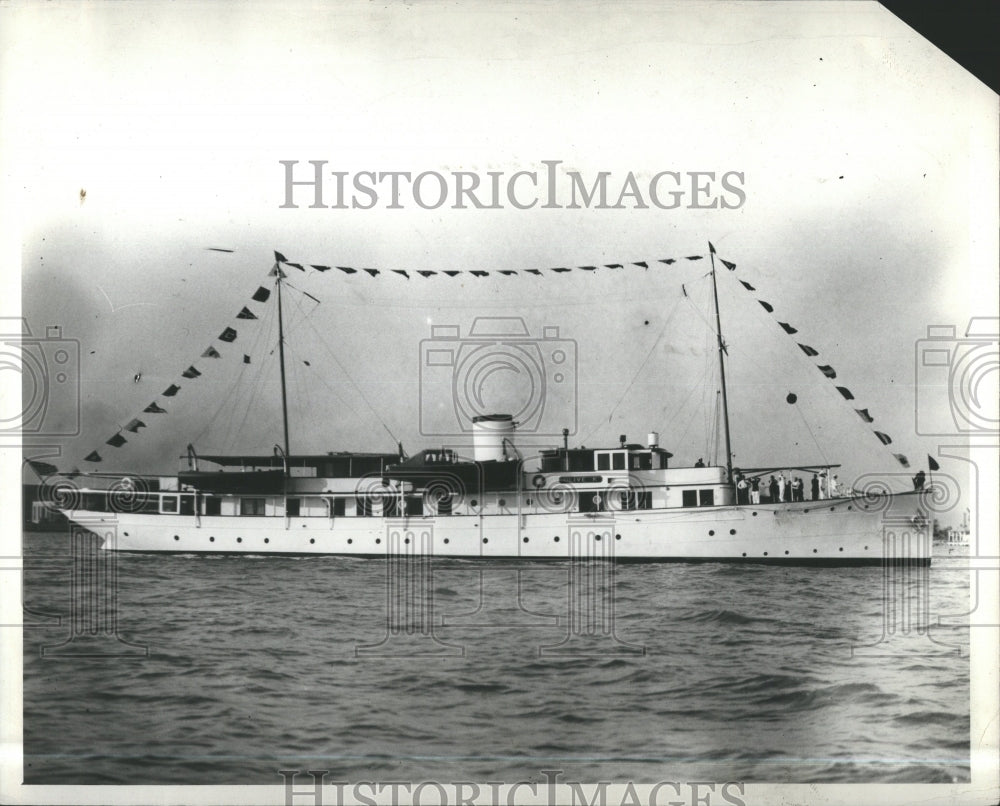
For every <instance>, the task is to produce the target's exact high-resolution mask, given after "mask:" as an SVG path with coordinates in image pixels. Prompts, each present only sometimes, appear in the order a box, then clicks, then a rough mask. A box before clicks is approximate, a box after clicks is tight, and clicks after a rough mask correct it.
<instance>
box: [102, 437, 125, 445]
mask: <svg viewBox="0 0 1000 806" xmlns="http://www.w3.org/2000/svg"><path fill="white" fill-rule="evenodd" d="M125 442H126V439H125V437H123V436H122V435H121V434H115V435H114V436H113V437H111V439H109V440H107V441H106V442H105V443H104V444H105V445H110V446H111V447H112V448H120V447H121V446H122V445H124V444H125Z"/></svg>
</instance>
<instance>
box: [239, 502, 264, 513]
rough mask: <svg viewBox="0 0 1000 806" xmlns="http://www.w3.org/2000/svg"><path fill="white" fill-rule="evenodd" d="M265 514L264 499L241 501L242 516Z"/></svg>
mask: <svg viewBox="0 0 1000 806" xmlns="http://www.w3.org/2000/svg"><path fill="white" fill-rule="evenodd" d="M263 514H264V499H263V498H241V499H240V515H263Z"/></svg>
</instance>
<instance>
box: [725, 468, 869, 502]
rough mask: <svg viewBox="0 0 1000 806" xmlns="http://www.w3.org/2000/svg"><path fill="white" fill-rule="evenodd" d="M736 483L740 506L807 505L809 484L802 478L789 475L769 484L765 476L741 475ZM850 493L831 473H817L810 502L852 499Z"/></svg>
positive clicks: (781, 473) (775, 477) (780, 474)
mask: <svg viewBox="0 0 1000 806" xmlns="http://www.w3.org/2000/svg"><path fill="white" fill-rule="evenodd" d="M733 480H734V481H735V482H736V502H737V503H738V504H760V503H761V502H765V503H771V504H774V503H779V502H786V501H805V500H806V490H805V483H804V482H803V481H802V478H801V477H800V476H792V474H791V473H788V474H787V475H786V474H785V472H784V471H781V472H779V473H778V475H777V476H773V475H772V476H771V477H770V478H768V479H767V480H766V481H765V479H764V476H744V475H743V474H742V473H741V472H740V471H738V470H737V471H735V472H734V473H733ZM849 494H850V491H849V490H846V489H844V488H842V487H841V485H840V480H839V478H838V477H837V476H836V475H833V476H831V475H830V474H829V472H828V471H827V470H820V471H819V472H818V473H813V477H812V479H811V480H810V482H809V500H810V501H822V500H824V499H827V498H840V497H841V496H844V495H849Z"/></svg>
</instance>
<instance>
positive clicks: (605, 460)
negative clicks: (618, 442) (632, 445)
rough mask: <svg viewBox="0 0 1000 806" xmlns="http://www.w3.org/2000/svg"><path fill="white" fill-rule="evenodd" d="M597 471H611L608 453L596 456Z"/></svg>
mask: <svg viewBox="0 0 1000 806" xmlns="http://www.w3.org/2000/svg"><path fill="white" fill-rule="evenodd" d="M597 469H598V470H610V469H611V454H610V453H599V454H597Z"/></svg>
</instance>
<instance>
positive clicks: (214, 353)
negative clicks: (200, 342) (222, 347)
mask: <svg viewBox="0 0 1000 806" xmlns="http://www.w3.org/2000/svg"><path fill="white" fill-rule="evenodd" d="M201 357H202V358H221V357H222V356H221V355H219V351H218V350H216V349H215V348H214V347H209V348H208V349H207V350H205V352H203V353H202V354H201Z"/></svg>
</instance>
